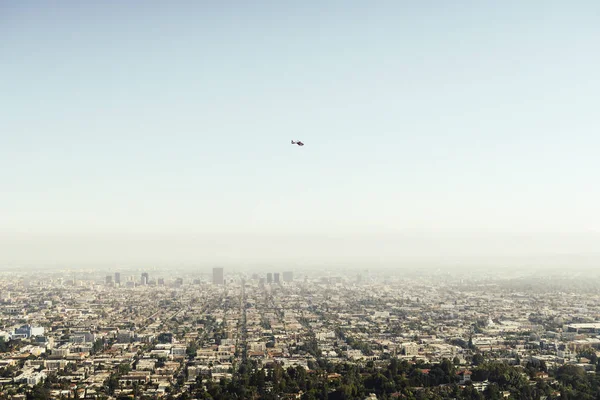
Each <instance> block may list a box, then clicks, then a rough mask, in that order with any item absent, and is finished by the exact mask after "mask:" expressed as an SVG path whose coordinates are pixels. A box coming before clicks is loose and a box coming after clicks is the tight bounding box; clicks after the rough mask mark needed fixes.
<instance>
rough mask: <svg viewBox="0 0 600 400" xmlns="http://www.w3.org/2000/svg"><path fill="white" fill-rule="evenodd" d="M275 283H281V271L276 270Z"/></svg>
mask: <svg viewBox="0 0 600 400" xmlns="http://www.w3.org/2000/svg"><path fill="white" fill-rule="evenodd" d="M274 275H275V283H279V272H275V274H274Z"/></svg>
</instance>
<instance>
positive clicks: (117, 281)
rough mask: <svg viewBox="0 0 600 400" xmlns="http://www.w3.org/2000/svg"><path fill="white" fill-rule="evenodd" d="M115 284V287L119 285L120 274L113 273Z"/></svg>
mask: <svg viewBox="0 0 600 400" xmlns="http://www.w3.org/2000/svg"><path fill="white" fill-rule="evenodd" d="M115 284H117V285H120V284H121V273H120V272H115Z"/></svg>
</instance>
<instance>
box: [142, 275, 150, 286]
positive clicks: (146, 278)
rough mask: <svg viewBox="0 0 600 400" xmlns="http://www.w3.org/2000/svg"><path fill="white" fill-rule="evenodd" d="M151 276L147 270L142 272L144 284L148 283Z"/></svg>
mask: <svg viewBox="0 0 600 400" xmlns="http://www.w3.org/2000/svg"><path fill="white" fill-rule="evenodd" d="M149 277H150V275H148V273H147V272H144V273H142V285H147V284H148V280H149V279H148V278H149Z"/></svg>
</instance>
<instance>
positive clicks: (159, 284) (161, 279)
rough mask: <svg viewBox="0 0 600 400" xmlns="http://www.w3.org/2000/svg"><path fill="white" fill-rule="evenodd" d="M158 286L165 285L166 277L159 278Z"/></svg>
mask: <svg viewBox="0 0 600 400" xmlns="http://www.w3.org/2000/svg"><path fill="white" fill-rule="evenodd" d="M158 286H165V279H164V278H158Z"/></svg>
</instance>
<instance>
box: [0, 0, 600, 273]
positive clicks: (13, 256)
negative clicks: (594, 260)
mask: <svg viewBox="0 0 600 400" xmlns="http://www.w3.org/2000/svg"><path fill="white" fill-rule="evenodd" d="M599 17H600V3H599V2H597V1H584V0H581V1H573V2H564V1H554V0H546V1H537V0H532V1H527V2H522V1H512V0H508V1H502V2H498V1H466V0H465V1H455V2H447V1H400V0H394V1H387V0H380V1H369V2H365V1H355V0H345V1H342V0H330V1H327V0H325V1H303V2H298V1H260V0H258V1H253V2H248V1H241V0H240V1H234V0H231V1H196V2H189V1H177V0H175V1H169V2H160V1H152V0H150V1H138V0H132V1H128V2H122V1H116V0H108V1H102V2H82V1H74V0H64V1H28V0H24V1H18V2H8V1H1V0H0V77H1V79H0V93H1V95H0V263H19V262H40V263H41V262H56V263H60V262H65V263H66V262H95V261H101V260H102V261H103V262H104V261H105V262H114V263H118V262H120V261H125V260H127V262H142V261H143V262H152V261H153V260H155V259H156V260H157V259H161V260H171V259H172V260H174V261H177V260H185V261H186V262H194V261H195V260H198V261H199V260H204V261H206V260H210V262H220V261H223V260H229V261H231V262H236V261H240V260H246V261H247V260H248V259H252V260H256V261H265V262H266V261H274V262H275V261H277V262H284V261H288V262H302V261H307V260H309V259H310V260H313V261H318V260H320V259H322V260H334V259H335V260H338V261H340V260H356V259H360V260H361V262H368V261H369V260H370V259H375V258H377V259H378V260H383V262H385V260H386V259H389V260H397V259H399V258H402V257H408V258H410V257H413V258H414V257H419V256H420V255H426V256H427V257H434V258H435V257H438V258H440V259H441V258H448V257H450V258H452V257H455V258H456V259H457V260H458V259H459V258H460V257H466V256H475V255H477V257H481V258H485V257H501V256H503V257H508V256H515V255H523V254H525V253H527V254H530V255H531V254H534V253H535V254H536V255H539V254H546V255H552V254H555V253H561V254H571V253H578V254H579V253H581V254H583V253H585V254H588V253H590V252H594V251H597V250H596V243H598V239H600V236H599V232H600V212H598V210H599V207H598V204H600V185H598V183H597V182H598V178H599V172H598V171H600V157H598V149H599V148H600V124H599V118H600V113H599V112H598V107H599V105H600V72H599V71H600V53H599V52H598V51H597V46H598V43H599V42H600V24H598V23H597V21H598V18H599ZM292 139H294V140H302V141H303V142H304V143H305V146H304V147H297V146H292V145H291V143H290V141H291V140H292ZM407 238H410V240H409V239H407ZM134 242H135V243H137V245H134ZM334 242H335V243H337V244H336V245H335V246H334V245H331V246H328V245H326V244H327V243H330V244H331V243H334ZM416 242H418V243H420V244H421V245H415V243H416ZM127 243H129V245H127ZM140 243H142V244H140ZM275 243H277V245H275ZM182 248H185V249H186V250H185V251H183V250H182ZM275 248H276V249H275ZM82 249H87V250H85V251H84V250H82ZM128 249H129V250H128ZM132 249H135V250H132ZM442 249H445V250H442Z"/></svg>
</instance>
